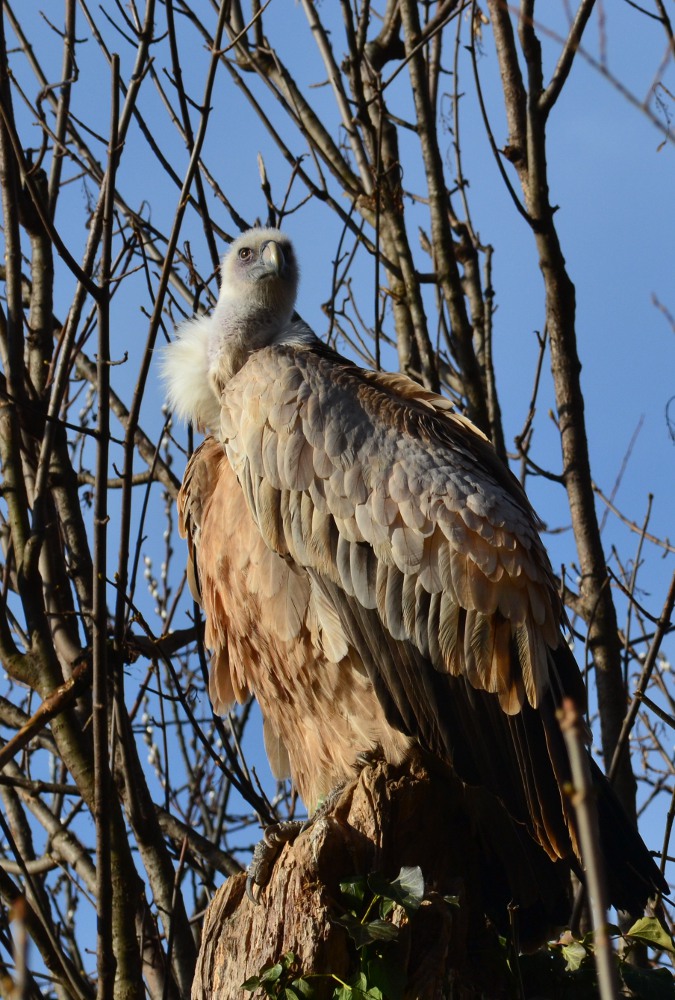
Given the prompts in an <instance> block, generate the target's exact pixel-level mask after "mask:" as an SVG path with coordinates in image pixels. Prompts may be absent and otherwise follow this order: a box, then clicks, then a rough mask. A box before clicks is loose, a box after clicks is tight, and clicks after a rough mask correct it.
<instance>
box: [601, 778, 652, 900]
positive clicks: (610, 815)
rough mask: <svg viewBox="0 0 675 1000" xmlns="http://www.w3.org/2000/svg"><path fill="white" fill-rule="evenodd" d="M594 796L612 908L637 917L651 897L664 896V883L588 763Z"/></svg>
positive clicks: (619, 807) (613, 797)
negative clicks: (595, 797)
mask: <svg viewBox="0 0 675 1000" xmlns="http://www.w3.org/2000/svg"><path fill="white" fill-rule="evenodd" d="M591 775H592V778H593V785H594V787H595V792H596V796H597V805H598V823H599V827H600V848H601V850H602V854H603V857H604V859H605V867H606V874H607V888H608V892H609V898H610V900H611V902H612V905H613V906H615V907H616V908H617V909H618V910H626V911H627V912H628V913H630V914H631V915H633V916H641V915H642V913H643V912H644V909H645V906H646V905H647V902H648V900H649V899H650V898H651V897H654V896H656V895H658V894H659V893H661V894H662V895H667V894H668V891H669V889H668V883H667V882H666V880H665V879H664V877H663V875H662V874H661V871H660V869H659V867H658V865H657V864H656V862H655V861H654V858H653V857H652V855H651V854H650V853H649V851H648V850H647V847H646V845H645V843H644V841H643V840H642V837H641V836H640V834H639V833H638V831H637V829H636V828H635V826H633V824H632V823H631V821H630V820H629V818H628V816H627V815H626V813H625V810H624V809H623V807H622V805H621V803H620V802H619V800H618V798H617V797H616V794H615V792H614V790H613V789H612V787H611V785H610V784H609V782H608V781H607V778H606V777H605V775H604V774H603V773H602V771H601V770H600V768H599V767H598V766H597V764H596V763H595V761H593V760H591Z"/></svg>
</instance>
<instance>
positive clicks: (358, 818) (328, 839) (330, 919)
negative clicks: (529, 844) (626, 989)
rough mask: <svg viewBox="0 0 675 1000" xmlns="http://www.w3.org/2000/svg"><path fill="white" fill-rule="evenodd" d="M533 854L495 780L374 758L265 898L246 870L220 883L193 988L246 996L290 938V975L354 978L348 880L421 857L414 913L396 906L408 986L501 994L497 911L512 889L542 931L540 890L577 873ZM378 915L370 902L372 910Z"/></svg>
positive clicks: (419, 991)
mask: <svg viewBox="0 0 675 1000" xmlns="http://www.w3.org/2000/svg"><path fill="white" fill-rule="evenodd" d="M498 855H499V856H498ZM527 855H528V849H527V848H526V849H525V850H523V847H522V843H521V842H520V841H519V839H518V836H517V835H515V836H514V832H513V828H512V827H511V825H510V824H509V823H508V821H507V820H505V817H504V814H503V810H501V807H499V806H498V805H497V804H496V803H495V801H494V800H491V801H490V802H487V800H486V797H485V793H484V792H482V791H479V790H476V789H467V788H465V787H464V786H462V785H461V784H460V783H459V782H457V781H455V780H454V779H449V778H448V776H447V775H436V774H430V773H429V772H428V771H427V770H426V769H425V768H424V766H423V765H422V764H421V763H420V762H419V761H414V762H413V763H412V764H408V765H406V766H401V767H398V768H395V767H391V766H389V765H386V764H384V763H378V764H376V765H374V766H371V767H367V768H365V769H364V770H363V771H362V773H361V775H360V776H359V778H358V779H357V780H355V781H353V782H352V783H351V784H350V785H348V786H347V787H346V788H345V789H344V791H343V793H342V795H341V796H340V798H339V801H338V802H337V803H336V805H335V806H334V808H333V809H332V810H331V811H330V812H329V813H328V814H327V815H325V816H323V817H322V818H321V819H319V820H318V821H317V822H315V823H314V824H313V825H312V826H311V827H310V828H309V830H307V831H306V832H305V833H303V834H301V835H300V836H299V837H298V838H297V839H296V840H295V842H294V843H292V844H289V845H286V846H285V847H284V849H283V852H282V854H281V855H280V857H279V858H278V860H277V862H276V864H275V867H274V872H273V876H272V879H271V882H270V884H269V885H268V887H267V888H266V889H265V890H264V891H263V892H262V895H261V905H258V906H254V905H253V904H252V903H251V902H250V900H249V899H248V898H247V896H246V894H245V876H243V875H240V876H235V877H233V878H230V879H229V880H228V882H227V883H226V884H225V885H224V886H222V887H221V889H220V890H219V891H218V893H217V894H216V896H215V897H214V899H213V901H212V903H211V905H210V907H209V910H208V912H207V915H206V918H205V922H204V931H203V937H202V944H201V951H200V955H199V959H198V964H197V973H196V977H195V981H194V985H193V989H192V997H193V1000H206V998H214V997H217V998H218V1000H227V998H229V997H232V998H234V997H236V998H238V1000H241V998H242V997H243V996H244V995H245V994H244V993H243V992H242V988H241V986H242V984H243V983H244V982H245V981H246V980H248V979H249V978H250V977H252V976H257V975H259V974H260V973H261V971H262V970H263V968H264V967H265V966H267V965H270V964H272V963H275V962H278V961H279V960H280V959H281V958H282V956H283V955H285V954H286V953H288V952H292V953H293V954H294V955H295V957H296V961H295V964H294V970H295V971H294V972H293V976H301V975H302V976H308V974H311V980H310V981H311V984H312V987H313V989H314V990H315V991H316V995H318V996H319V997H322V996H331V995H332V990H333V989H334V988H335V987H336V986H337V985H338V982H337V981H340V980H341V981H343V982H353V977H354V976H355V974H356V973H358V971H359V968H363V966H364V965H365V964H366V963H365V962H362V964H361V966H359V952H358V951H357V949H356V948H355V945H354V943H353V941H352V940H351V939H350V937H349V935H348V934H347V932H346V931H345V929H344V927H343V926H342V925H341V924H339V923H337V920H338V919H339V918H340V917H341V916H342V915H343V914H344V913H345V912H346V911H347V910H348V909H350V908H351V904H349V903H348V902H346V901H345V898H344V896H343V895H342V894H341V892H340V883H341V882H344V881H349V880H352V879H353V878H354V876H367V875H369V874H371V873H373V872H378V873H381V874H382V875H384V876H385V877H386V878H387V879H394V878H395V877H396V876H397V875H398V873H399V871H400V869H401V867H402V866H412V867H414V866H419V867H420V868H421V870H422V874H423V876H424V883H425V891H424V902H423V903H422V905H421V906H420V908H419V909H418V910H417V911H416V912H415V913H412V914H408V915H407V914H406V913H405V911H403V910H402V909H400V908H397V907H395V908H394V912H393V920H394V922H395V923H397V924H398V925H399V926H400V931H399V935H398V938H397V940H396V941H395V942H394V944H393V946H390V945H388V946H387V947H389V948H390V949H391V948H393V950H390V951H388V952H387V954H388V955H389V956H390V959H389V961H390V962H391V967H392V969H394V970H395V974H396V976H397V978H398V982H399V984H400V985H403V984H404V989H403V992H399V993H398V995H399V996H401V995H403V996H405V997H406V998H413V997H415V998H436V997H439V998H440V997H445V998H454V1000H474V998H479V997H490V998H491V1000H497V998H499V997H501V996H503V995H504V996H506V995H507V993H508V992H509V983H508V976H509V973H508V970H507V963H506V961H505V959H506V952H505V951H504V949H503V946H500V944H499V942H498V936H497V929H496V927H495V924H493V923H492V922H491V921H490V920H489V919H487V918H486V916H485V914H486V912H489V913H491V915H497V919H498V917H499V914H501V916H502V918H503V921H508V916H507V909H508V904H509V901H510V900H511V899H512V898H518V897H520V898H521V900H522V903H523V904H524V907H523V908H521V913H522V914H524V915H526V916H527V914H530V915H531V916H533V918H534V919H533V926H535V927H536V931H535V936H537V937H538V938H543V937H544V936H545V935H546V933H547V931H548V930H549V929H550V924H549V922H548V921H547V920H546V919H545V918H542V914H541V899H540V897H541V896H542V895H543V894H544V893H546V892H548V894H549V898H550V896H551V886H552V885H553V886H554V890H553V894H554V895H555V894H556V893H557V894H558V898H559V899H560V897H561V888H560V887H561V885H562V884H564V885H566V875H565V874H564V872H563V871H562V869H561V868H560V866H558V865H556V866H551V865H550V863H548V861H546V862H545V863H544V864H543V865H542V868H541V870H539V867H538V865H539V860H538V855H536V856H535V862H534V868H533V867H532V859H531V858H529V857H528V856H527ZM505 863H507V864H508V870H509V872H510V874H509V879H510V884H508V885H507V884H504V882H503V875H504V870H505V869H504V864H505ZM516 870H518V872H519V874H517V875H515V874H514V873H515V872H516ZM552 872H554V876H553V881H551V880H550V876H551V873H552ZM561 873H562V874H563V880H562V882H561V879H560V875H561ZM518 879H520V884H515V883H516V882H517V881H518ZM514 880H515V881H514ZM562 895H563V896H565V901H566V894H565V890H564V889H563V890H562ZM448 897H452V900H451V901H448ZM368 898H369V897H366V899H365V900H364V902H363V906H362V911H361V912H359V911H358V909H357V910H355V912H356V915H357V916H358V917H362V916H363V913H364V912H365V911H366V909H367V904H368ZM528 907H529V908H528ZM535 914H536V916H535ZM378 915H379V914H378V913H377V912H376V908H375V907H373V909H372V910H371V911H370V912H369V913H368V919H369V920H371V919H373V918H375V917H377V916H378ZM517 919H518V918H516V923H517ZM525 926H526V923H524V924H523V928H525ZM502 929H504V925H502ZM315 976H318V978H314V977H315ZM369 985H371V984H370V983H369ZM263 995H264V994H263V992H262V991H261V990H257V991H256V992H255V993H254V996H255V997H256V998H257V997H262V996H263ZM275 995H276V994H275ZM355 995H356V994H355Z"/></svg>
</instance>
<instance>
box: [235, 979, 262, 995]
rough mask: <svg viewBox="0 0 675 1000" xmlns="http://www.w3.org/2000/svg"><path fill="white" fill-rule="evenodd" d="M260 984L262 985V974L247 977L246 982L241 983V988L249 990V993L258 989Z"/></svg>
mask: <svg viewBox="0 0 675 1000" xmlns="http://www.w3.org/2000/svg"><path fill="white" fill-rule="evenodd" d="M259 986H260V976H251V978H250V979H247V980H246V982H245V983H242V984H241V986H240V987H239V989H240V990H248V992H249V993H252V992H253V990H257V989H258V987H259Z"/></svg>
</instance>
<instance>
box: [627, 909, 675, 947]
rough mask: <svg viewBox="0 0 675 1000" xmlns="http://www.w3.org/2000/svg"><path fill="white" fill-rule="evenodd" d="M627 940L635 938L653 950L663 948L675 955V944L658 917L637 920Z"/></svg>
mask: <svg viewBox="0 0 675 1000" xmlns="http://www.w3.org/2000/svg"><path fill="white" fill-rule="evenodd" d="M626 937H627V938H634V939H635V940H636V941H644V942H645V944H649V945H651V946H652V948H663V949H664V950H665V951H669V952H670V953H671V955H675V942H673V939H672V938H671V936H670V934H668V932H667V931H666V930H664V929H663V927H662V926H661V924H660V923H659V921H658V920H657V919H656V917H641V918H640V919H639V920H636V921H635V923H634V924H633V926H632V927H631V929H630V930H629V931H628V932H627V934H626Z"/></svg>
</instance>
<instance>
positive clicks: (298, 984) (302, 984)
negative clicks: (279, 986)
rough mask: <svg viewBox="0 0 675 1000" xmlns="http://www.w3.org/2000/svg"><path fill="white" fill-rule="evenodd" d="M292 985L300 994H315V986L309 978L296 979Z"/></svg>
mask: <svg viewBox="0 0 675 1000" xmlns="http://www.w3.org/2000/svg"><path fill="white" fill-rule="evenodd" d="M291 987H292V988H293V989H294V990H295V992H296V993H297V995H298V996H301V997H307V998H310V997H313V996H314V988H313V986H312V984H311V983H310V981H309V979H303V978H302V977H301V978H300V979H294V980H293V982H292V983H291Z"/></svg>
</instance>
